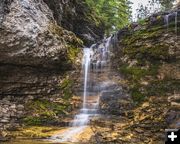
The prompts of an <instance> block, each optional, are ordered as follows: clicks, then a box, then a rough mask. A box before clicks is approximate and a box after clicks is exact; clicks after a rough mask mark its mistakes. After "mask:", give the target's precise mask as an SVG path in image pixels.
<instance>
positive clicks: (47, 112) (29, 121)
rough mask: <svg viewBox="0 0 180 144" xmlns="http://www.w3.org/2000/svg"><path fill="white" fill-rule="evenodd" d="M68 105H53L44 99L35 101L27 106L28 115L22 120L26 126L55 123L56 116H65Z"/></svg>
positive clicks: (67, 103)
mask: <svg viewBox="0 0 180 144" xmlns="http://www.w3.org/2000/svg"><path fill="white" fill-rule="evenodd" d="M69 107H70V103H69V102H66V103H65V104H59V103H54V102H51V101H48V100H45V99H37V100H34V101H32V102H29V103H28V104H27V109H28V111H29V113H28V115H27V116H26V117H25V118H24V119H23V122H24V123H25V124H26V125H46V124H48V123H52V122H55V121H56V120H57V117H58V116H62V115H66V114H67V113H68V112H67V110H68V109H69Z"/></svg>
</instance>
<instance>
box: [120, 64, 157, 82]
mask: <svg viewBox="0 0 180 144" xmlns="http://www.w3.org/2000/svg"><path fill="white" fill-rule="evenodd" d="M119 70H120V72H121V73H122V74H123V75H125V76H126V77H127V78H128V79H129V80H130V81H139V80H140V79H141V78H144V77H145V76H148V75H156V74H157V72H158V65H153V66H151V67H150V68H149V69H145V68H142V67H141V66H132V67H129V66H128V65H127V64H125V65H122V66H121V67H120V68H119Z"/></svg>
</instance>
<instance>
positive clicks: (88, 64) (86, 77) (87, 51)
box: [51, 37, 112, 143]
mask: <svg viewBox="0 0 180 144" xmlns="http://www.w3.org/2000/svg"><path fill="white" fill-rule="evenodd" d="M111 41H112V38H111V37H109V38H107V39H104V40H103V42H102V43H101V44H93V45H92V46H91V47H90V48H84V49H83V59H82V71H83V94H82V96H83V98H82V100H83V104H82V108H81V109H80V111H79V113H78V114H77V115H75V116H74V120H73V121H72V122H71V123H70V128H69V129H68V130H67V131H65V132H63V134H59V135H54V136H53V137H51V141H53V142H62V143H63V142H77V140H76V136H77V135H78V134H81V133H82V132H83V131H84V130H85V129H86V128H87V127H88V125H89V122H90V120H91V119H92V118H94V117H97V116H99V113H98V106H99V96H100V93H101V90H102V82H101V83H100V82H99V76H100V74H104V73H106V71H107V68H108V67H109V62H110V51H111V45H112V44H111Z"/></svg>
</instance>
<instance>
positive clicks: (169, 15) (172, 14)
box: [164, 12, 178, 35]
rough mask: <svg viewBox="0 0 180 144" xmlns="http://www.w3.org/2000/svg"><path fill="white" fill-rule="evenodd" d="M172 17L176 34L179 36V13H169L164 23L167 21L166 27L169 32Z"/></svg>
mask: <svg viewBox="0 0 180 144" xmlns="http://www.w3.org/2000/svg"><path fill="white" fill-rule="evenodd" d="M171 16H173V17H174V25H175V34H176V35H177V31H178V12H173V13H169V14H167V15H165V16H164V21H165V24H166V27H167V31H168V30H169V22H170V17H171Z"/></svg>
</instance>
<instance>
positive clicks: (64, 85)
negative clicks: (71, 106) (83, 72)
mask: <svg viewBox="0 0 180 144" xmlns="http://www.w3.org/2000/svg"><path fill="white" fill-rule="evenodd" d="M72 86H73V80H72V79H70V78H69V77H66V78H65V79H64V80H63V81H62V82H61V84H60V89H61V90H62V92H63V99H65V100H68V99H70V98H71V97H72V95H73V92H72Z"/></svg>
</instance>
